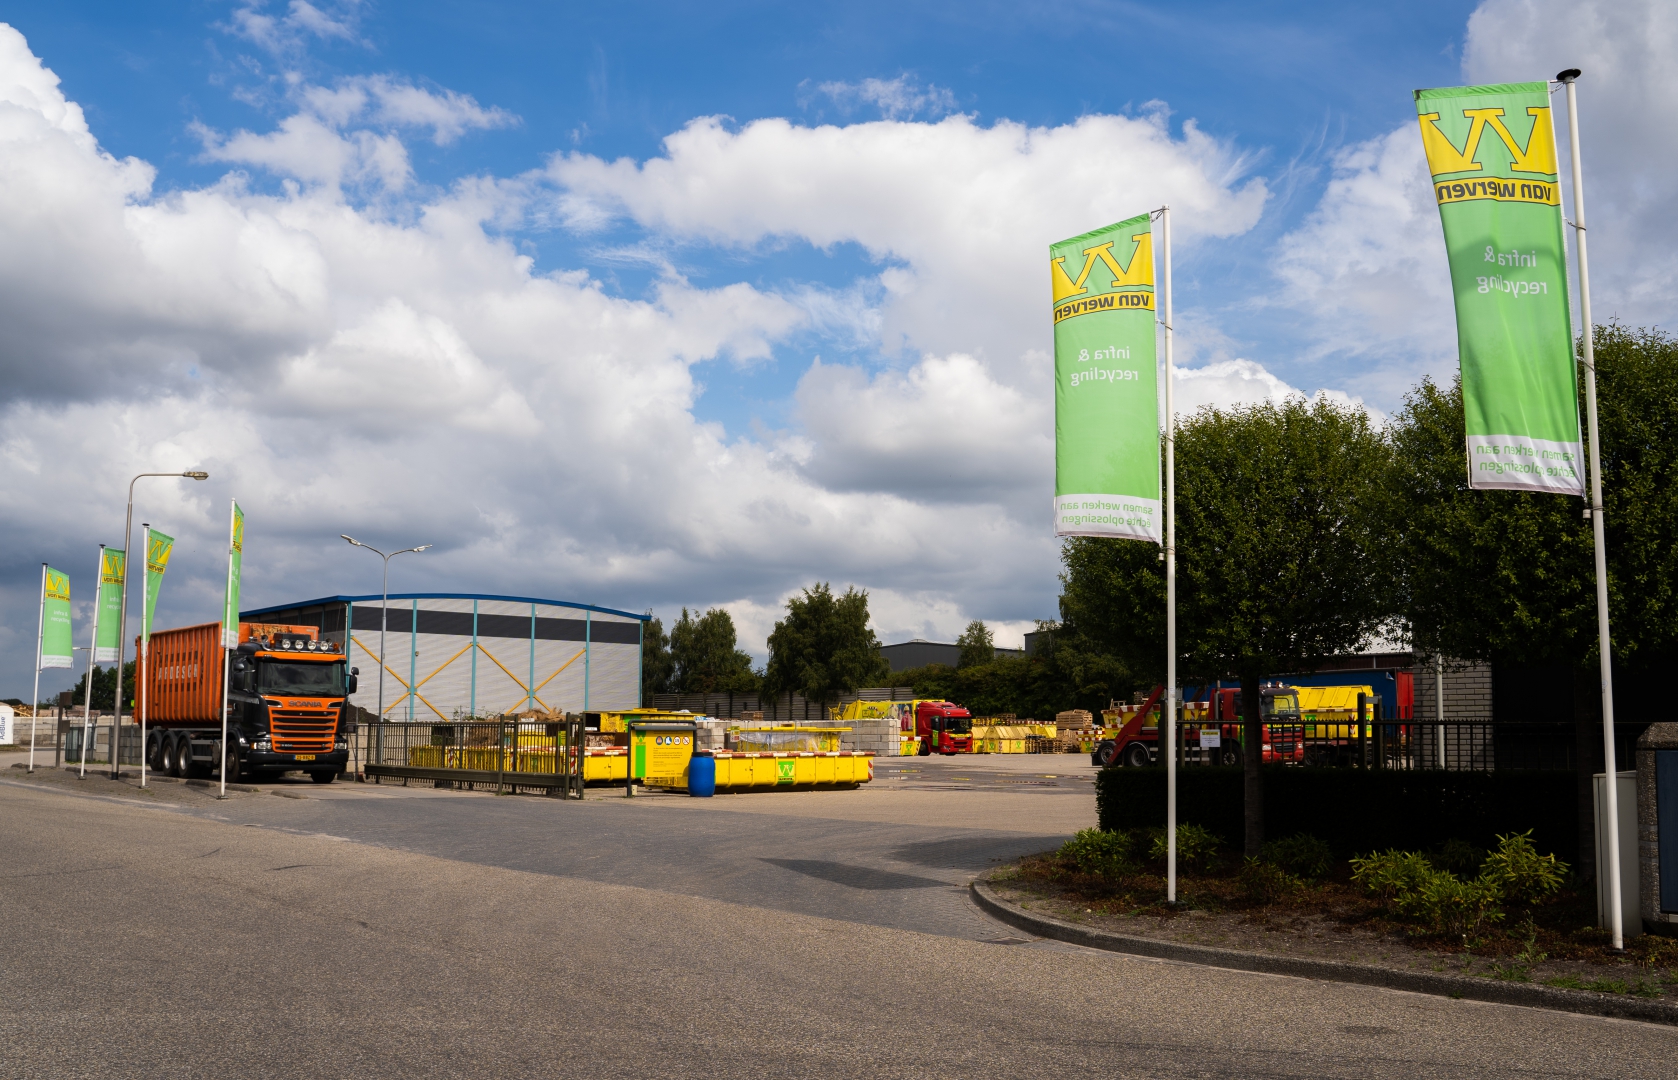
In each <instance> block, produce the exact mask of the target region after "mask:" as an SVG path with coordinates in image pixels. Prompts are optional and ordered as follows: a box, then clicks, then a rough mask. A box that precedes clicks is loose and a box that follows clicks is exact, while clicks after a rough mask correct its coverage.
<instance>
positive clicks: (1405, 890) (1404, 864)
mask: <svg viewBox="0 0 1678 1080" xmlns="http://www.w3.org/2000/svg"><path fill="white" fill-rule="evenodd" d="M1438 872H1439V871H1437V870H1435V869H1434V868H1433V867H1432V866H1430V865H1428V861H1427V859H1425V858H1423V857H1422V856H1421V855H1418V854H1416V853H1415V852H1413V851H1383V852H1380V853H1378V854H1370V855H1366V856H1364V857H1362V858H1357V859H1353V860H1352V880H1353V881H1354V882H1356V883H1357V884H1359V885H1361V886H1363V889H1364V891H1365V892H1367V893H1369V895H1371V896H1373V897H1375V899H1377V900H1379V901H1380V903H1381V906H1382V907H1383V908H1386V909H1387V910H1388V911H1392V912H1399V913H1402V907H1401V905H1402V903H1403V902H1404V899H1405V898H1408V897H1410V896H1412V895H1413V894H1415V893H1416V892H1417V891H1418V890H1419V889H1421V887H1422V886H1423V885H1424V884H1426V882H1427V881H1428V879H1429V878H1430V877H1432V876H1433V875H1434V874H1436V873H1438Z"/></svg>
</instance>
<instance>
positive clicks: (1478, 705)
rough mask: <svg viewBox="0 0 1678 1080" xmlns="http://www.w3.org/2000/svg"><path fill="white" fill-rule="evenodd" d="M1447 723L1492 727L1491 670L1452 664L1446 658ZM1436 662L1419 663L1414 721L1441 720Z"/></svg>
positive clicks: (1472, 662) (1420, 660)
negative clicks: (1456, 722) (1468, 723)
mask: <svg viewBox="0 0 1678 1080" xmlns="http://www.w3.org/2000/svg"><path fill="white" fill-rule="evenodd" d="M1443 667H1444V669H1445V680H1444V681H1445V719H1446V720H1475V721H1479V722H1482V723H1490V722H1491V719H1492V666H1491V665H1490V664H1486V663H1481V662H1479V661H1475V660H1453V659H1451V658H1450V657H1445V658H1444V662H1443ZM1435 670H1436V669H1435V667H1434V658H1433V657H1431V656H1423V657H1417V659H1416V668H1415V671H1416V710H1415V714H1414V715H1415V718H1416V719H1417V720H1420V721H1422V722H1424V723H1426V722H1427V721H1429V720H1433V719H1435V718H1436V717H1437V716H1438V713H1437V711H1436V708H1437V706H1436V704H1435V703H1436V701H1437V698H1438V691H1437V685H1438V682H1437V676H1436V675H1435Z"/></svg>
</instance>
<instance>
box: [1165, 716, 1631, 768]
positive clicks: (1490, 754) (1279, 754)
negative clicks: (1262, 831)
mask: <svg viewBox="0 0 1678 1080" xmlns="http://www.w3.org/2000/svg"><path fill="white" fill-rule="evenodd" d="M1232 727H1233V725H1225V727H1224V731H1225V732H1228V731H1229V730H1230V729H1231V728H1232ZM1645 727H1647V724H1643V723H1632V724H1616V725H1615V732H1614V734H1615V740H1614V741H1615V748H1616V754H1617V757H1618V759H1619V760H1620V761H1621V762H1627V761H1631V760H1634V759H1633V757H1632V756H1631V755H1632V753H1633V751H1634V748H1635V744H1636V742H1637V738H1638V736H1639V735H1641V734H1642V733H1643V729H1644V728H1645ZM1266 730H1267V733H1268V742H1267V743H1266V744H1265V747H1264V757H1263V760H1264V761H1265V763H1267V764H1281V765H1298V766H1305V767H1310V766H1331V767H1340V768H1368V769H1443V770H1448V771H1458V772H1460V771H1474V772H1490V771H1494V770H1529V769H1573V768H1574V767H1575V766H1576V764H1577V762H1578V760H1579V754H1578V745H1577V741H1576V740H1577V738H1578V729H1577V727H1576V726H1575V724H1574V722H1573V721H1571V720H1534V721H1522V722H1515V723H1511V722H1497V723H1493V722H1490V721H1485V720H1446V721H1443V722H1440V721H1404V722H1400V723H1364V724H1358V723H1356V722H1353V723H1327V724H1309V723H1291V724H1290V723H1269V724H1267V725H1266ZM1182 731H1183V738H1182V739H1180V740H1178V751H1177V752H1178V762H1179V763H1180V764H1182V765H1216V764H1230V763H1232V761H1234V760H1240V757H1238V756H1236V755H1234V754H1231V753H1230V752H1229V751H1230V747H1229V739H1228V736H1227V734H1226V735H1224V736H1223V737H1222V738H1220V739H1219V740H1218V743H1219V745H1218V746H1216V747H1213V746H1202V745H1200V743H1201V727H1200V725H1198V724H1195V723H1192V722H1191V723H1185V724H1184V725H1183V728H1182ZM1207 741H1208V742H1210V740H1209V739H1208V740H1207ZM1601 747H1602V729H1601V727H1600V725H1597V726H1596V727H1595V731H1594V733H1593V735H1592V737H1591V742H1590V744H1589V753H1590V755H1591V757H1592V758H1593V759H1594V758H1598V757H1600V755H1601ZM1595 764H1596V767H1598V768H1600V767H1601V765H1600V762H1596V763H1595Z"/></svg>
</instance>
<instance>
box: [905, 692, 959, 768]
mask: <svg viewBox="0 0 1678 1080" xmlns="http://www.w3.org/2000/svg"><path fill="white" fill-rule="evenodd" d="M914 705H915V735H916V736H917V737H919V739H920V740H921V756H923V757H924V756H926V755H928V754H971V753H972V752H973V714H972V713H970V712H968V711H967V710H966V709H964V708H962V707H961V706H960V705H956V704H954V703H953V702H949V701H917V702H915V703H914Z"/></svg>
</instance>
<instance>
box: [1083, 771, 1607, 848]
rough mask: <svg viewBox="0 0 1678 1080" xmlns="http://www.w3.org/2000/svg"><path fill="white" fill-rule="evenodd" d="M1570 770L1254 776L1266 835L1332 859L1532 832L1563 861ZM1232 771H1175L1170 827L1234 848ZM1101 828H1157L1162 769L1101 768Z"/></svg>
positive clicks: (1573, 815) (1238, 820)
mask: <svg viewBox="0 0 1678 1080" xmlns="http://www.w3.org/2000/svg"><path fill="white" fill-rule="evenodd" d="M1577 782H1578V781H1577V779H1576V777H1575V776H1574V774H1573V772H1572V771H1571V770H1557V771H1548V770H1546V771H1530V772H1529V771H1519V772H1516V771H1509V772H1435V771H1419V772H1411V771H1399V770H1368V769H1327V768H1322V769H1318V768H1312V769H1300V768H1289V767H1287V766H1267V767H1266V768H1265V770H1264V832H1265V836H1266V837H1268V838H1277V837H1283V836H1292V835H1294V834H1295V833H1310V834H1311V835H1312V836H1316V837H1318V838H1319V839H1321V840H1323V841H1325V842H1327V843H1328V844H1329V846H1330V847H1332V848H1334V850H1335V851H1336V852H1337V853H1339V854H1341V855H1354V854H1360V853H1363V852H1368V851H1376V850H1385V849H1387V848H1398V849H1401V850H1424V849H1428V848H1434V847H1437V846H1438V845H1440V844H1442V843H1444V842H1445V841H1446V840H1450V839H1458V840H1466V841H1468V842H1469V843H1471V844H1474V845H1476V846H1479V847H1491V846H1492V845H1493V844H1495V843H1496V837H1497V836H1498V834H1500V833H1510V832H1525V831H1526V830H1528V829H1531V830H1532V839H1533V843H1534V844H1536V845H1537V846H1538V848H1539V850H1540V851H1545V852H1554V853H1555V854H1556V855H1558V856H1560V857H1561V858H1562V859H1564V860H1566V861H1567V862H1568V863H1570V864H1574V865H1577V863H1578V856H1579V834H1578V805H1577V801H1576V800H1577V794H1576V790H1575V785H1576V784H1577ZM1243 783H1244V781H1243V777H1242V772H1241V770H1240V769H1239V768H1222V767H1218V766H1198V765H1197V766H1195V767H1193V768H1187V769H1178V770H1177V821H1178V822H1179V823H1181V824H1193V825H1200V826H1202V827H1203V828H1206V829H1208V830H1210V831H1211V832H1213V833H1214V834H1216V835H1217V836H1219V837H1220V838H1222V839H1223V840H1224V842H1225V843H1226V844H1228V845H1230V846H1232V847H1235V848H1239V847H1240V844H1241V840H1242V835H1243V831H1244V828H1243V824H1242V821H1243V818H1242V809H1241V802H1242V791H1243ZM1095 805H1096V813H1097V816H1098V820H1099V822H1100V825H1101V827H1102V828H1103V829H1127V828H1133V827H1136V826H1163V825H1164V824H1165V770H1164V769H1163V768H1160V767H1157V766H1156V767H1152V768H1142V769H1135V768H1120V767H1113V768H1106V769H1102V770H1101V772H1100V773H1099V774H1098V775H1097V776H1096V782H1095Z"/></svg>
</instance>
